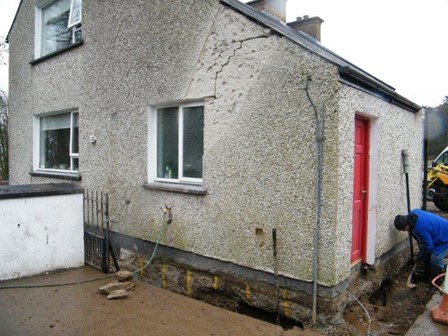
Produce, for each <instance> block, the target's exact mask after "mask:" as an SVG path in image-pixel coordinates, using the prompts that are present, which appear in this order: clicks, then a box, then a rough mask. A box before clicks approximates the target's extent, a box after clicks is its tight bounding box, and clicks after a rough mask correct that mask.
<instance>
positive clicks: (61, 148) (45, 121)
mask: <svg viewBox="0 0 448 336" xmlns="http://www.w3.org/2000/svg"><path fill="white" fill-rule="evenodd" d="M69 146H70V114H61V115H56V116H48V117H43V118H41V128H40V163H39V166H40V167H41V168H50V169H62V170H66V169H70V152H69Z"/></svg>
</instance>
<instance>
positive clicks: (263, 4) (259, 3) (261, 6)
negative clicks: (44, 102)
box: [246, 0, 288, 22]
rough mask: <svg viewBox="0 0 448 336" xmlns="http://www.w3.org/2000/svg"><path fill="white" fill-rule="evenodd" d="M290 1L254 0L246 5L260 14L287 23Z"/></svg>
mask: <svg viewBox="0 0 448 336" xmlns="http://www.w3.org/2000/svg"><path fill="white" fill-rule="evenodd" d="M287 1H288V0H253V1H249V2H248V3H246V5H249V6H252V7H253V8H255V9H257V10H259V11H260V12H263V13H266V14H269V15H271V16H274V17H276V18H277V19H279V20H280V21H283V22H286V2H287Z"/></svg>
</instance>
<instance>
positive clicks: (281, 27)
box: [220, 0, 421, 112]
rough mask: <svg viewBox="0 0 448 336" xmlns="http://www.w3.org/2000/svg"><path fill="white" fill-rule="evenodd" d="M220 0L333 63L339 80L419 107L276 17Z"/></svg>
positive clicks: (412, 107) (414, 109)
mask: <svg viewBox="0 0 448 336" xmlns="http://www.w3.org/2000/svg"><path fill="white" fill-rule="evenodd" d="M220 2H221V3H224V4H226V5H228V6H229V7H231V8H233V9H235V10H236V11H238V12H240V13H241V14H243V15H245V16H246V17H248V18H250V19H252V20H255V21H256V22H258V23H260V24H262V25H264V26H266V27H268V28H270V29H272V30H273V31H275V32H277V33H278V34H280V35H282V36H284V37H286V38H288V39H289V40H291V41H293V42H295V43H297V44H298V45H300V46H302V47H303V48H305V49H307V50H309V51H310V52H312V53H314V54H317V55H319V56H321V57H322V58H324V59H325V60H327V61H328V62H330V63H332V64H334V65H336V66H337V67H338V69H339V74H340V77H341V81H344V82H348V83H349V84H350V85H354V86H356V87H357V88H359V89H362V90H366V91H368V92H369V93H373V94H375V95H377V96H379V97H380V98H382V99H384V100H386V101H388V102H390V103H392V104H395V105H398V106H401V107H403V108H405V109H407V110H409V111H412V112H418V111H419V110H420V109H421V107H420V106H419V105H417V104H415V103H414V102H412V101H410V100H409V99H407V98H405V97H403V96H401V95H399V94H398V93H397V92H395V89H394V88H393V87H392V86H390V85H388V84H386V83H385V82H383V81H381V80H379V79H378V78H376V77H374V76H372V75H371V74H369V73H367V72H366V71H364V70H362V69H361V68H359V67H357V66H356V65H354V64H352V63H350V62H349V61H347V60H345V59H344V58H342V57H341V56H339V55H337V54H336V53H334V52H333V51H331V50H329V49H327V48H325V47H324V46H322V45H321V44H320V43H319V42H318V41H316V40H315V39H314V38H312V37H310V36H308V35H307V34H305V33H302V32H299V31H296V30H294V29H292V28H290V27H288V26H287V25H286V24H285V23H283V22H281V21H280V20H278V19H276V18H274V17H272V16H270V15H267V14H265V13H263V12H260V11H258V10H256V9H255V8H253V7H251V6H249V5H247V4H244V3H242V2H240V1H239V0H220Z"/></svg>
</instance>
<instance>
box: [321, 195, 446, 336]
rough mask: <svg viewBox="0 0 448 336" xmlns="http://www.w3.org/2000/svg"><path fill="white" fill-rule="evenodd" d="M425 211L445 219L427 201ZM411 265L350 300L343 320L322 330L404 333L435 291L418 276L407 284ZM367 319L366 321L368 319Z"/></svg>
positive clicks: (341, 335) (345, 334)
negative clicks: (368, 292) (414, 285)
mask: <svg viewBox="0 0 448 336" xmlns="http://www.w3.org/2000/svg"><path fill="white" fill-rule="evenodd" d="M427 210H428V211H430V212H432V213H434V214H436V215H438V216H441V217H444V218H446V219H448V213H447V212H443V211H441V210H439V209H437V208H436V207H435V206H434V204H433V203H432V202H428V204H427ZM410 272H411V265H410V264H408V265H405V266H404V267H403V268H402V269H401V270H400V272H399V274H398V276H396V277H395V278H393V279H389V280H386V281H384V282H383V286H382V287H381V288H380V289H378V290H377V291H376V292H375V293H373V294H370V295H368V294H365V295H363V296H362V297H361V298H359V299H358V301H356V300H355V299H353V300H352V302H350V303H349V304H348V305H347V307H346V310H345V311H344V314H343V318H344V320H343V321H342V322H341V323H340V324H339V325H335V326H332V327H331V328H329V329H326V330H323V331H322V332H323V333H325V334H327V335H334V336H352V335H369V333H368V332H369V331H370V332H371V334H373V335H376V336H383V335H384V336H385V335H405V334H406V332H407V330H408V329H409V328H410V327H411V326H412V324H413V323H414V321H415V320H416V319H417V317H418V316H419V315H421V314H423V313H424V312H425V309H426V307H425V306H426V304H427V303H428V302H429V301H430V299H431V297H432V296H433V295H434V293H435V291H436V290H435V288H434V287H433V286H432V285H431V284H430V283H428V282H423V279H422V278H418V277H417V278H415V279H414V280H413V281H414V282H416V283H417V284H418V285H417V286H416V287H415V288H412V289H410V288H408V287H407V278H408V276H409V274H410ZM369 319H370V321H369Z"/></svg>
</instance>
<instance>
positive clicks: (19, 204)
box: [0, 194, 84, 280]
mask: <svg viewBox="0 0 448 336" xmlns="http://www.w3.org/2000/svg"><path fill="white" fill-rule="evenodd" d="M0 230H1V231H0V232H1V233H0V260H1V267H0V280H8V279H14V278H19V277H25V276H30V275H33V274H39V273H43V272H46V271H52V270H56V269H61V268H70V267H79V266H82V265H83V264H84V229H83V195H82V194H71V195H61V196H45V197H29V198H15V199H5V200H0Z"/></svg>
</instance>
